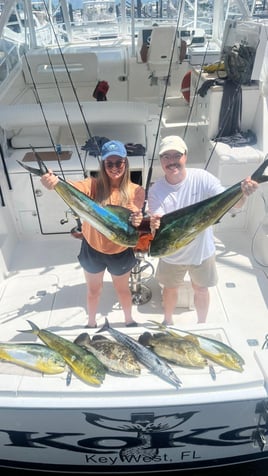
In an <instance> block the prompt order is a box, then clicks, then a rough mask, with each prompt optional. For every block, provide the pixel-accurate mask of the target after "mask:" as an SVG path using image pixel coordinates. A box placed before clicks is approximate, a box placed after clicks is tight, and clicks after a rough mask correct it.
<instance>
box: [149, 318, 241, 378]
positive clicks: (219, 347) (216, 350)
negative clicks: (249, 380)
mask: <svg viewBox="0 0 268 476" xmlns="http://www.w3.org/2000/svg"><path fill="white" fill-rule="evenodd" d="M151 322H153V323H154V324H156V325H157V326H158V327H159V329H161V330H164V331H165V332H166V333H167V334H169V335H171V336H173V337H175V338H177V339H179V340H180V339H188V340H190V341H192V342H195V343H197V344H198V345H199V351H200V353H201V354H202V355H203V356H204V357H205V358H207V359H209V360H211V361H213V362H215V363H216V364H218V365H221V366H222V367H225V368H227V369H229V370H234V371H237V372H243V370H244V368H243V365H244V364H245V361H244V359H243V358H242V357H241V355H239V354H238V352H236V350H234V349H233V348H232V347H230V346H229V345H227V344H225V343H224V342H221V341H218V340H216V339H212V338H210V337H204V336H201V335H200V334H196V333H193V332H190V331H183V330H181V329H174V330H173V329H169V328H167V326H165V325H164V324H159V323H158V322H156V321H151ZM176 331H178V332H182V333H183V335H180V334H178V333H177V332H176Z"/></svg>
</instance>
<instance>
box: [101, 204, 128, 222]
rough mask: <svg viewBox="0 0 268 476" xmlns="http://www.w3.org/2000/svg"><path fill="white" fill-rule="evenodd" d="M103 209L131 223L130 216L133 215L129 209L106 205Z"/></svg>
mask: <svg viewBox="0 0 268 476" xmlns="http://www.w3.org/2000/svg"><path fill="white" fill-rule="evenodd" d="M103 208H105V209H107V210H109V211H110V212H111V213H113V214H114V215H117V217H118V218H120V219H121V220H123V221H126V222H128V221H129V218H130V215H131V213H132V211H131V210H129V209H128V208H125V207H120V206H118V205H106V206H105V207H103Z"/></svg>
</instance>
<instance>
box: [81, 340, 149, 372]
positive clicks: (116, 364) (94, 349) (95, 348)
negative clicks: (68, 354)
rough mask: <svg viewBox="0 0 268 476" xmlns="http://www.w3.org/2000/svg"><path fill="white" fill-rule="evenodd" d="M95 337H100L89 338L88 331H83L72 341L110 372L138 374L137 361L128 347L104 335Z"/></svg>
mask: <svg viewBox="0 0 268 476" xmlns="http://www.w3.org/2000/svg"><path fill="white" fill-rule="evenodd" d="M95 337H101V339H94V337H93V338H92V339H90V337H89V335H88V333H87V332H83V333H82V334H79V336H77V338H76V339H75V341H74V342H75V343H76V344H78V345H82V346H84V347H85V348H86V349H88V350H89V351H90V352H91V353H92V354H94V355H95V357H97V359H99V360H100V362H102V363H103V365H104V366H105V367H106V368H107V369H108V370H109V371H110V372H115V373H119V374H125V375H130V376H136V375H139V374H140V371H141V369H140V366H139V363H138V362H137V360H136V358H135V355H134V354H133V352H131V350H129V348H128V347H126V346H125V345H122V344H120V343H119V342H114V341H111V340H109V339H107V338H106V337H104V336H95Z"/></svg>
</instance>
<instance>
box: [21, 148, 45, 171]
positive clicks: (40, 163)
mask: <svg viewBox="0 0 268 476" xmlns="http://www.w3.org/2000/svg"><path fill="white" fill-rule="evenodd" d="M31 148H32V151H33V153H34V156H35V158H36V161H37V163H38V165H39V168H38V169H37V168H35V167H29V165H25V164H23V163H22V162H20V161H19V160H17V162H18V164H20V165H21V166H22V167H23V168H24V169H26V170H28V172H31V173H32V174H35V175H38V176H39V177H42V175H45V174H46V173H48V168H47V166H46V164H45V163H44V162H43V160H42V159H41V157H40V155H39V154H38V152H36V151H35V150H34V148H33V147H31Z"/></svg>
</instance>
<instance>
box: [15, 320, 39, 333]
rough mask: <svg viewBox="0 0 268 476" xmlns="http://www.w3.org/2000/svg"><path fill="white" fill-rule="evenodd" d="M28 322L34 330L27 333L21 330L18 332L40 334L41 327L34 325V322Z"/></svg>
mask: <svg viewBox="0 0 268 476" xmlns="http://www.w3.org/2000/svg"><path fill="white" fill-rule="evenodd" d="M27 322H28V323H29V324H30V326H31V328H32V329H31V330H30V331H26V330H25V329H24V330H19V331H18V332H32V333H33V334H38V332H39V327H38V326H37V325H36V324H34V322H32V321H28V320H27Z"/></svg>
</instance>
